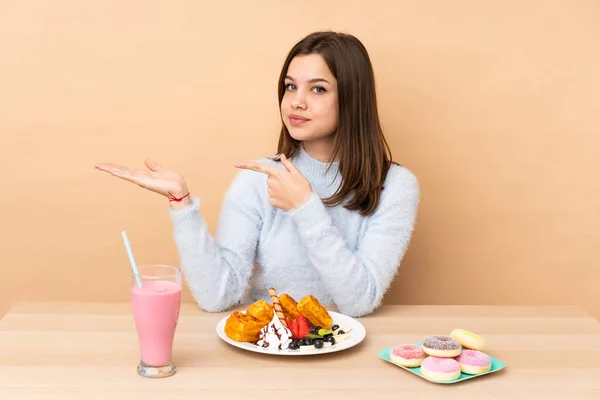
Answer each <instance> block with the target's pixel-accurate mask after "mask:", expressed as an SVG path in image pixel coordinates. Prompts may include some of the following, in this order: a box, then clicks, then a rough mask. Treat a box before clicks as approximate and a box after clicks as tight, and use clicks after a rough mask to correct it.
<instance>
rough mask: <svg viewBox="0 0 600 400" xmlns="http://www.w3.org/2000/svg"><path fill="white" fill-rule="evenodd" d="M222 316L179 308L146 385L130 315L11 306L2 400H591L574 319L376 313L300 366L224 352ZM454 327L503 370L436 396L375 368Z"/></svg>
mask: <svg viewBox="0 0 600 400" xmlns="http://www.w3.org/2000/svg"><path fill="white" fill-rule="evenodd" d="M226 315H228V313H225V314H208V313H204V312H202V311H200V310H199V309H198V308H196V307H195V306H194V305H191V304H184V305H182V309H181V317H180V319H179V326H178V331H177V334H176V339H175V348H174V361H175V363H176V365H177V367H178V372H177V373H176V374H175V375H174V376H172V377H169V378H166V379H157V380H152V379H147V378H142V377H140V376H138V375H137V373H136V365H137V362H138V359H139V358H138V357H139V353H138V351H139V350H138V339H137V335H136V331H135V326H134V324H133V320H132V317H131V312H130V305H129V304H127V303H18V304H16V305H14V306H13V307H12V308H11V309H10V310H9V311H8V313H7V314H6V315H5V316H4V317H3V318H2V320H0V399H2V400H5V399H65V400H66V399H85V400H89V399H109V400H117V399H143V400H149V399H161V400H163V399H184V398H185V399H188V398H189V399H192V398H193V399H213V398H214V399H261V400H262V399H294V398H298V399H303V400H307V399H311V400H315V399H319V400H321V399H332V400H333V399H336V400H338V399H339V400H341V399H350V398H357V399H399V398H406V397H403V395H405V396H406V395H407V396H414V397H412V398H414V399H454V398H456V399H466V398H486V399H487V398H498V399H511V400H513V399H521V398H544V399H573V400H575V399H577V400H579V399H600V323H599V322H598V321H597V320H595V319H593V318H591V317H590V316H589V315H587V314H586V313H585V312H583V311H582V310H581V309H579V308H575V307H512V306H384V307H382V308H381V309H380V310H379V311H378V312H376V313H375V314H373V315H371V316H368V317H364V318H361V319H360V321H361V322H362V323H363V324H364V325H365V327H366V329H367V337H366V339H365V341H364V342H362V343H361V344H360V345H358V346H356V347H354V348H352V349H349V350H346V351H343V352H338V353H332V354H324V355H320V356H310V357H280V356H266V355H262V354H257V353H252V352H248V351H244V350H241V349H237V348H235V347H233V346H230V345H228V344H226V343H225V342H223V341H221V340H220V339H219V338H218V337H217V335H216V333H215V325H216V324H217V322H218V321H219V320H220V319H221V318H223V317H224V316H226ZM456 327H460V328H464V329H469V330H472V331H474V332H476V333H479V334H481V335H482V336H484V337H485V338H486V339H487V341H488V344H489V346H488V352H489V354H490V355H493V356H494V357H496V358H498V359H500V360H502V361H503V362H504V363H505V364H506V368H505V369H504V370H502V371H500V372H497V373H493V374H490V375H487V376H482V377H478V378H475V379H470V380H467V381H464V382H461V383H458V384H452V385H440V384H434V383H430V382H427V381H425V380H423V379H422V378H419V377H418V376H415V375H413V374H411V373H409V372H407V371H404V370H402V369H401V368H398V367H396V366H394V365H392V364H390V363H387V362H385V361H383V360H381V359H380V358H379V356H378V354H379V351H380V350H381V349H382V348H384V347H388V346H392V345H395V344H400V343H411V342H416V341H420V340H422V339H423V337H424V336H425V335H429V334H447V333H449V332H450V331H451V330H452V329H454V328H456ZM482 396H483V397H482Z"/></svg>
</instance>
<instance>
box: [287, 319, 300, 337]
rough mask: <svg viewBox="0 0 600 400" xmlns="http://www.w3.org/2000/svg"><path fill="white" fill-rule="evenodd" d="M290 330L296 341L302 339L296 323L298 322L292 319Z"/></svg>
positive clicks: (289, 325)
mask: <svg viewBox="0 0 600 400" xmlns="http://www.w3.org/2000/svg"><path fill="white" fill-rule="evenodd" d="M288 328H289V329H290V331H292V337H293V338H294V339H300V336H299V335H298V322H296V320H292V319H290V323H289V324H288Z"/></svg>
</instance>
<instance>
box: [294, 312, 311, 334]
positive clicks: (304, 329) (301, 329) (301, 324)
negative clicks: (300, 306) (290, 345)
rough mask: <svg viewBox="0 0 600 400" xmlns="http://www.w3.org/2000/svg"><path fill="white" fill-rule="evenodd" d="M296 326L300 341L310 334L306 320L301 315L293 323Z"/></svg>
mask: <svg viewBox="0 0 600 400" xmlns="http://www.w3.org/2000/svg"><path fill="white" fill-rule="evenodd" d="M295 322H296V323H297V324H298V336H299V338H300V339H305V338H306V335H308V334H309V333H310V328H309V326H308V320H307V319H306V317H305V316H304V315H302V314H300V315H298V318H296V321H295Z"/></svg>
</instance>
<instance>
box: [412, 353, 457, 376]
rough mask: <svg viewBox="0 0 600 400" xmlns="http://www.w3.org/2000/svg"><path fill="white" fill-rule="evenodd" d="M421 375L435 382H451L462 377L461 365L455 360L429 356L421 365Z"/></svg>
mask: <svg viewBox="0 0 600 400" xmlns="http://www.w3.org/2000/svg"><path fill="white" fill-rule="evenodd" d="M421 374H422V375H423V376H424V377H425V378H426V379H427V380H430V381H433V382H449V381H453V380H456V379H458V378H459V377H460V365H459V364H458V361H456V360H455V359H454V358H442V357H434V356H429V357H427V358H426V359H424V360H423V362H422V363H421Z"/></svg>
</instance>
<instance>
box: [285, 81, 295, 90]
mask: <svg viewBox="0 0 600 400" xmlns="http://www.w3.org/2000/svg"><path fill="white" fill-rule="evenodd" d="M295 89H296V86H294V84H292V83H286V84H285V90H295Z"/></svg>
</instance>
